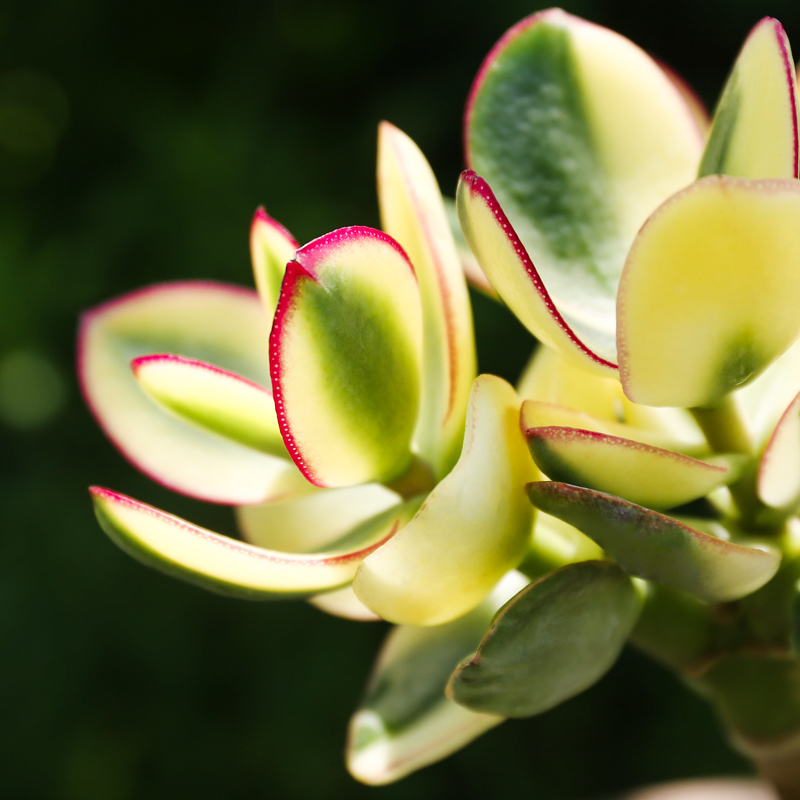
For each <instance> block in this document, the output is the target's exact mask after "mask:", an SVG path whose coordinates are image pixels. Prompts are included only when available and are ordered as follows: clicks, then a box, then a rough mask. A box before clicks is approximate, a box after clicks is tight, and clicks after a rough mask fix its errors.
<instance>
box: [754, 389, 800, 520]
mask: <svg viewBox="0 0 800 800" xmlns="http://www.w3.org/2000/svg"><path fill="white" fill-rule="evenodd" d="M758 496H759V497H760V498H761V499H762V500H763V501H764V502H765V503H766V504H767V505H768V506H772V507H773V508H781V509H787V510H790V509H792V508H794V507H795V506H797V504H798V503H800V394H798V395H797V396H796V397H795V398H794V400H792V402H791V403H790V404H789V407H788V408H787V409H786V411H785V412H784V414H783V416H782V417H781V418H780V420H779V422H778V425H777V427H776V428H775V431H774V432H773V434H772V437H771V438H770V440H769V443H768V444H767V447H766V449H765V450H764V454H763V455H762V457H761V463H760V464H759V470H758Z"/></svg>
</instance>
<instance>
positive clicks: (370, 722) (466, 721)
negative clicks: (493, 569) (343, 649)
mask: <svg viewBox="0 0 800 800" xmlns="http://www.w3.org/2000/svg"><path fill="white" fill-rule="evenodd" d="M526 583H527V580H526V579H525V578H524V577H523V576H522V575H520V574H519V573H517V572H510V573H508V574H507V575H506V576H504V578H503V579H502V580H501V581H500V583H499V584H498V585H497V586H496V587H495V589H494V590H493V591H492V593H491V594H490V595H489V597H487V598H486V599H485V600H484V601H483V602H482V603H481V604H480V605H479V606H478V607H477V608H475V609H473V610H472V611H471V612H469V614H466V615H465V616H463V617H459V618H458V619H456V620H453V621H452V622H448V623H446V624H444V625H437V626H435V627H431V628H420V627H416V626H406V625H401V626H399V627H397V628H395V629H394V630H393V631H392V632H391V633H390V634H389V636H388V638H387V639H386V643H385V644H384V646H383V648H382V650H381V652H380V654H379V655H378V660H377V663H376V664H375V670H374V672H373V674H372V677H371V679H370V682H369V685H368V686H367V691H366V695H365V697H364V699H363V701H362V704H361V707H360V708H359V710H358V711H357V712H356V713H355V715H354V716H353V719H352V720H351V722H350V731H349V735H348V742H347V766H348V768H349V770H350V772H351V773H352V774H353V776H354V777H356V778H358V780H360V781H362V782H364V783H369V784H384V783H389V782H391V781H395V780H398V779H400V778H402V777H403V776H404V775H408V774H409V773H411V772H414V771H415V770H417V769H420V768H421V767H424V766H426V765H428V764H432V763H433V762H435V761H438V760H439V759H442V758H444V757H445V756H448V755H450V753H452V752H454V751H455V750H458V749H460V748H461V747H463V746H464V745H465V744H467V743H468V742H470V741H471V740H472V739H474V738H476V737H477V736H480V735H481V734H482V733H484V732H485V731H487V730H489V729H490V728H492V727H494V726H495V725H498V724H499V723H500V722H502V721H503V717H501V716H497V715H495V714H480V713H474V712H472V711H468V710H467V709H466V708H463V707H462V706H459V705H456V703H454V702H452V700H449V699H448V698H447V697H446V696H445V686H446V685H447V681H448V679H449V677H450V675H451V674H452V672H453V670H454V669H455V668H456V666H457V665H458V663H459V661H461V659H463V658H464V657H465V656H467V655H468V654H469V653H471V652H472V651H473V650H474V649H475V648H476V647H477V645H478V643H479V642H480V640H481V637H482V636H483V634H484V633H485V631H486V628H487V626H488V625H489V623H490V622H491V619H492V617H493V616H494V613H495V612H496V611H497V609H498V608H499V607H500V606H501V605H502V604H503V603H505V602H506V600H508V598H509V597H511V596H512V595H513V594H515V593H516V592H518V591H519V590H520V589H521V588H522V587H523V586H524V585H525V584H526Z"/></svg>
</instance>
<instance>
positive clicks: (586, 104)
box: [457, 10, 800, 406]
mask: <svg viewBox="0 0 800 800" xmlns="http://www.w3.org/2000/svg"><path fill="white" fill-rule="evenodd" d="M795 95H796V84H795V77H794V70H793V65H792V63H791V55H790V52H789V46H788V41H787V40H786V36H785V34H784V32H783V29H782V28H781V27H780V25H779V23H777V22H776V21H775V20H771V19H766V20H764V21H762V23H760V24H759V25H758V26H757V27H756V28H755V29H754V31H753V33H752V34H751V35H750V37H749V38H748V40H747V42H746V43H745V46H744V47H743V50H742V52H741V54H740V56H739V58H738V60H737V63H736V66H735V68H734V71H733V73H732V76H731V79H730V81H729V84H728V86H727V88H726V91H725V92H724V94H723V97H722V100H721V102H720V105H719V107H718V109H717V113H716V115H715V119H714V123H713V126H712V129H711V134H710V138H709V142H708V144H707V145H706V147H705V152H704V147H703V135H702V132H701V130H700V128H699V127H698V125H697V120H696V116H695V114H694V111H693V107H692V105H690V104H689V103H687V101H686V96H685V93H682V92H681V90H680V89H679V88H678V86H677V85H676V84H675V82H674V81H673V79H672V77H671V76H670V74H668V73H666V72H665V71H664V70H663V69H662V68H661V67H660V66H659V65H658V64H656V63H655V62H654V61H652V60H651V59H650V58H649V57H648V56H646V54H644V53H643V52H642V51H641V50H639V49H638V48H636V47H635V46H634V45H633V44H631V43H630V42H628V41H627V40H625V39H623V38H622V37H620V36H618V35H617V34H614V33H612V32H610V31H607V30H605V29H603V28H600V27H598V26H595V25H590V24H589V23H586V22H584V21H582V20H580V19H577V18H575V17H572V16H570V15H568V14H565V13H564V12H562V11H559V10H550V11H545V12H541V13H540V14H537V15H534V16H533V17H530V18H529V19H527V20H525V21H523V22H522V23H520V24H519V25H517V26H516V27H515V28H513V29H512V30H511V31H509V33H508V34H506V36H505V37H504V38H503V39H502V40H501V41H500V42H499V43H498V45H497V46H496V47H495V49H494V50H493V51H492V52H491V53H490V55H489V56H488V58H487V60H486V61H485V63H484V66H483V68H482V69H481V72H480V73H479V75H478V78H477V79H476V82H475V85H474V87H473V91H472V95H471V98H470V103H469V106H468V112H467V142H468V150H469V158H470V161H471V164H472V166H473V167H474V169H475V170H476V171H477V173H480V175H482V176H483V177H478V175H477V174H476V173H475V172H472V171H467V172H465V173H464V175H463V176H462V180H461V182H460V184H459V189H458V194H457V205H458V212H459V217H460V220H461V224H462V227H463V228H464V233H465V236H466V238H467V240H468V242H469V244H470V247H471V248H472V250H473V252H474V253H475V256H476V258H477V260H478V262H479V263H480V264H481V266H482V268H483V269H484V271H485V272H486V274H487V276H488V278H489V280H490V281H491V282H492V285H493V286H494V288H495V289H496V290H497V292H498V294H499V295H500V296H501V297H502V298H503V300H504V301H505V302H506V303H507V304H508V305H509V307H510V308H511V310H512V311H514V313H515V314H517V316H518V317H519V318H520V319H521V320H522V321H523V323H524V324H525V325H526V326H527V327H528V328H529V329H530V330H531V331H532V332H533V333H534V334H535V335H536V336H537V337H538V338H540V339H541V340H542V341H543V342H545V343H546V344H548V345H549V346H551V347H553V348H554V349H556V350H557V351H558V352H560V353H561V354H562V355H563V356H564V357H566V358H568V359H571V360H572V361H573V362H574V363H577V364H581V365H583V366H584V367H587V368H589V369H593V370H595V371H599V372H601V373H605V374H609V375H613V374H615V373H616V372H617V364H619V377H620V379H621V380H622V384H623V387H624V389H625V392H626V394H627V395H628V397H630V398H631V399H633V400H635V401H636V402H638V403H646V404H649V405H665V406H666V405H672V406H697V405H706V404H710V403H713V402H715V401H716V400H718V399H719V398H720V397H722V396H724V395H725V394H727V393H728V392H730V391H732V390H733V389H735V388H737V387H739V386H741V385H742V384H744V383H746V382H748V381H749V380H751V379H752V378H754V377H755V376H756V375H758V374H759V373H760V372H761V371H763V370H764V369H765V368H766V366H768V365H769V364H770V363H771V362H772V361H773V360H774V359H775V358H777V357H778V356H779V355H780V354H781V353H782V352H783V351H784V350H786V349H787V347H788V346H789V345H790V344H791V343H792V342H793V341H794V339H795V338H796V337H797V335H798V333H800V321H798V318H797V315H796V314H794V308H795V307H796V305H797V299H798V298H800V283H799V282H798V281H800V279H798V277H797V270H796V269H795V268H794V265H795V264H796V262H797V259H798V258H800V232H798V226H797V225H796V224H795V220H796V218H797V216H798V214H800V186H798V184H797V181H796V180H795V179H796V178H797V103H796V97H795ZM698 168H700V175H701V180H698V181H696V183H694V184H693V185H691V186H689V187H688V188H684V187H686V186H687V184H690V183H691V182H692V181H693V180H694V179H695V176H696V175H697V171H698ZM713 172H719V173H724V175H722V176H720V175H711V174H710V173H713ZM703 175H709V177H705V178H703V177H702V176H703ZM753 178H757V179H759V180H752V179H753ZM763 179H769V180H763ZM490 187H491V188H490ZM645 222H646V224H645ZM756 286H757V287H758V290H759V302H758V303H756V302H754V301H753V296H754V287H756ZM764 298H767V299H766V300H765V299H764Z"/></svg>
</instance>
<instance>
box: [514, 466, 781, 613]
mask: <svg viewBox="0 0 800 800" xmlns="http://www.w3.org/2000/svg"><path fill="white" fill-rule="evenodd" d="M528 493H529V495H530V498H531V502H532V503H533V504H534V505H535V506H536V507H537V508H540V509H541V510H542V511H544V512H545V513H547V514H551V515H553V516H554V517H558V518H559V519H562V520H564V521H565V522H568V523H569V524H570V525H574V526H575V527H576V528H578V529H579V530H581V531H583V532H584V533H585V534H586V535H587V536H589V537H590V538H592V539H594V541H595V542H597V544H599V545H600V547H602V548H603V549H604V550H605V551H606V553H608V555H609V556H611V558H613V559H614V560H615V561H616V562H617V564H619V566H620V567H622V569H624V570H625V571H626V572H627V573H629V574H630V575H636V576H638V577H640V578H646V579H648V580H652V581H656V583H663V584H664V585H665V586H669V587H671V588H673V589H680V590H681V591H684V592H690V593H691V594H694V595H696V596H697V597H700V598H701V599H703V600H706V601H708V602H710V603H722V602H726V601H729V600H737V599H739V598H740V597H744V596H745V595H748V594H750V593H751V592H754V591H755V590H756V589H759V588H760V587H761V586H763V585H764V584H765V583H766V582H767V581H768V580H769V579H770V578H772V576H773V575H774V574H775V572H776V571H777V569H778V566H779V565H780V560H781V557H780V554H778V553H776V552H773V551H768V550H766V549H764V550H762V549H756V548H754V547H743V546H742V545H738V544H734V543H732V542H727V541H723V540H722V539H717V538H715V537H713V536H711V535H709V534H707V533H703V532H701V531H699V530H696V529H695V528H692V527H690V526H689V525H686V524H684V523H682V522H679V521H678V520H675V519H671V518H670V517H665V516H664V515H663V514H658V513H657V512H655V511H650V510H648V509H646V508H642V507H641V506H638V505H635V504H634V503H629V502H627V501H626V500H621V499H620V498H618V497H613V496H611V495H608V494H602V493H601V492H596V491H593V490H591V489H583V488H580V487H577V486H570V485H568V484H565V483H553V482H549V481H542V482H538V483H531V484H530V485H529V486H528Z"/></svg>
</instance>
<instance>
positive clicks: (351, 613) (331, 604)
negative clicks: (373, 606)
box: [308, 584, 381, 622]
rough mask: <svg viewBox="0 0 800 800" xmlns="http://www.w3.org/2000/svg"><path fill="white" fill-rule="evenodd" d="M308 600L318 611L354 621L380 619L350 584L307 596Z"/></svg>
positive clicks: (377, 620) (378, 620)
mask: <svg viewBox="0 0 800 800" xmlns="http://www.w3.org/2000/svg"><path fill="white" fill-rule="evenodd" d="M308 602H309V603H310V604H311V605H312V606H314V607H315V608H318V609H319V610H320V611H324V612H325V613H326V614H330V615H331V616H334V617H341V618H342V619H352V620H355V621H356V622H380V620H381V618H380V617H379V616H378V615H377V614H375V613H373V612H372V611H370V610H369V609H368V608H367V607H366V606H365V605H364V604H363V603H362V602H361V601H360V600H359V599H358V598H357V597H356V593H355V592H354V591H353V586H352V584H351V585H348V586H343V587H342V588H341V589H334V590H333V591H332V592H325V593H324V594H318V595H315V596H314V597H311V598H309V600H308Z"/></svg>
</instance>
